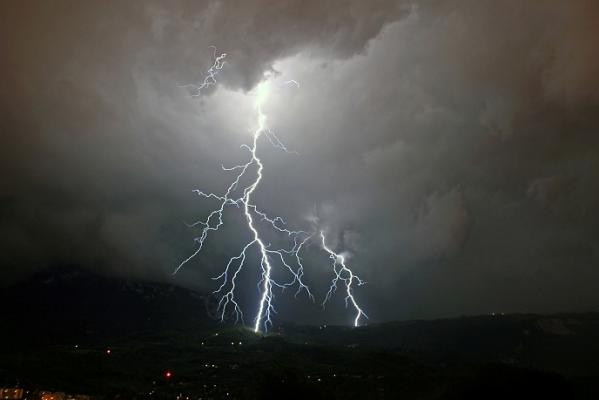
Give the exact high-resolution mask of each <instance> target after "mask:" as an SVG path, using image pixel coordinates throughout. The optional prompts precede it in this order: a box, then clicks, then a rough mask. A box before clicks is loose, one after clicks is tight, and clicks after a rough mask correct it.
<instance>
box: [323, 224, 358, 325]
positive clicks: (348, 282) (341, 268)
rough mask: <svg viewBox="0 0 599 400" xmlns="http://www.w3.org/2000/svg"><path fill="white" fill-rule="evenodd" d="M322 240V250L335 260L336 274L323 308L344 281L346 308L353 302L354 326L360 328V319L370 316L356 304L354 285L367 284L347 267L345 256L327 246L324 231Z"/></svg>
mask: <svg viewBox="0 0 599 400" xmlns="http://www.w3.org/2000/svg"><path fill="white" fill-rule="evenodd" d="M320 238H321V239H322V248H323V249H324V250H325V251H326V252H327V253H329V258H330V259H331V260H333V272H334V273H335V276H334V277H333V280H332V281H331V286H330V287H329V291H328V292H327V294H326V296H325V298H324V301H323V302H322V306H323V307H324V306H325V305H326V303H327V302H328V301H329V300H330V299H331V296H333V293H335V292H336V291H337V282H339V280H341V281H343V283H344V284H345V291H346V293H347V295H346V296H345V306H346V307H347V306H348V305H349V302H351V304H352V306H353V307H354V309H355V310H356V318H355V319H354V326H358V325H359V323H360V317H364V318H368V316H367V315H366V313H364V311H363V310H362V308H360V306H359V305H358V303H357V302H356V298H355V297H354V294H353V287H352V285H353V283H354V280H355V281H356V283H357V285H358V286H362V285H364V284H365V283H366V282H364V281H363V280H362V279H360V277H359V276H358V275H356V274H354V273H353V272H352V270H351V269H349V268H348V267H347V265H346V264H345V256H343V254H337V253H335V252H334V251H333V250H331V249H330V248H329V247H328V246H327V244H326V238H325V236H324V232H322V231H321V232H320Z"/></svg>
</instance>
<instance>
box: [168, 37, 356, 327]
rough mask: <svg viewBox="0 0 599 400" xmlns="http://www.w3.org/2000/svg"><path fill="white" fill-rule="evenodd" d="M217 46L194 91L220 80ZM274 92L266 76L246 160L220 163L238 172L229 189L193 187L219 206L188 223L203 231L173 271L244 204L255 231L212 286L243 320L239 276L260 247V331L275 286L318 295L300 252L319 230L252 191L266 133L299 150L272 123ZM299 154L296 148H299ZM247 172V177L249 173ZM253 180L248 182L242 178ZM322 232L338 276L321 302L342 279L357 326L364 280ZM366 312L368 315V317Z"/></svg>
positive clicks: (267, 320)
mask: <svg viewBox="0 0 599 400" xmlns="http://www.w3.org/2000/svg"><path fill="white" fill-rule="evenodd" d="M211 47H212V48H214V59H215V61H214V63H213V64H212V66H211V67H210V68H209V69H208V71H207V75H206V77H205V78H204V80H203V81H201V82H200V83H199V84H190V85H182V86H181V87H184V88H186V89H188V90H189V91H190V94H191V96H193V97H198V96H200V94H201V91H202V90H204V89H206V88H207V87H209V86H212V85H215V84H216V79H215V76H216V75H217V74H218V72H219V71H220V70H221V69H222V67H223V65H224V58H225V57H226V54H225V53H222V54H220V55H217V52H216V47H214V46H211ZM285 84H293V85H295V86H296V87H298V88H299V83H298V82H297V81H295V80H289V81H286V82H285ZM268 94H269V83H268V81H263V82H262V83H260V84H259V85H258V86H257V88H256V89H255V104H254V106H255V110H256V116H257V127H256V129H255V130H254V131H253V134H252V142H251V144H250V145H246V144H244V145H242V146H241V148H242V149H245V150H247V151H248V152H249V156H248V159H247V161H246V162H245V163H242V164H238V165H234V166H232V167H225V166H224V165H221V168H222V170H223V171H226V172H234V177H233V179H232V181H231V183H230V184H229V186H228V187H227V189H226V191H225V193H224V194H217V193H212V192H204V191H202V190H199V189H195V190H194V191H193V192H194V193H196V194H197V195H198V196H200V197H202V198H205V199H209V200H215V201H216V202H217V204H218V205H217V206H216V207H215V208H214V209H213V210H212V211H211V212H210V213H209V214H208V216H207V217H206V218H205V219H202V220H198V221H196V222H194V223H192V224H188V226H189V227H192V228H194V227H201V233H200V235H199V236H198V237H196V238H195V239H194V240H195V242H196V243H197V247H196V249H195V251H194V252H193V253H192V254H191V255H190V256H189V257H187V258H186V259H184V260H183V261H182V262H181V263H180V264H179V265H178V266H177V268H176V269H175V271H174V272H173V275H174V274H176V273H178V272H179V270H180V269H181V268H182V267H183V266H184V265H185V264H187V263H188V262H189V261H191V260H192V259H193V258H194V257H196V256H197V255H198V254H199V253H200V252H201V251H202V248H203V247H204V243H205V242H206V239H207V238H208V235H209V234H210V233H211V232H214V231H218V230H219V229H220V228H221V227H222V225H223V223H224V222H223V215H224V213H225V210H226V209H227V208H230V207H232V208H236V209H241V210H243V214H244V217H245V220H246V222H247V227H248V230H249V232H250V233H251V239H250V240H249V241H248V242H247V243H246V244H245V245H244V246H243V248H242V250H241V251H240V253H238V254H237V255H235V256H233V257H231V258H230V259H229V261H228V262H227V264H226V266H225V268H224V270H223V272H222V273H221V274H220V275H218V276H216V277H214V278H212V279H214V280H216V281H219V282H220V285H219V287H218V288H217V289H216V290H215V291H213V292H212V294H213V295H214V296H216V297H217V299H218V302H217V310H216V312H217V315H219V317H220V319H221V321H225V320H226V319H228V318H229V317H230V316H233V317H234V319H235V321H236V322H239V321H241V322H242V323H243V322H244V314H243V311H242V309H241V306H240V305H239V303H238V302H237V299H236V297H235V293H236V287H237V277H238V275H239V273H240V272H241V270H242V269H243V267H244V266H245V264H246V261H247V259H248V251H250V249H252V248H257V250H258V252H259V258H260V280H259V282H258V291H259V294H260V296H259V303H258V310H257V312H256V316H255V318H254V323H253V328H254V331H255V332H260V331H261V329H262V328H263V329H264V331H267V330H268V328H269V326H272V316H273V314H275V313H276V309H275V307H274V297H275V295H274V292H273V289H275V288H278V289H281V290H282V291H283V290H285V289H287V288H290V287H296V291H295V297H297V296H298V295H300V294H301V293H302V292H305V293H306V295H307V296H308V298H309V299H311V300H313V301H314V296H313V294H312V292H311V291H310V288H309V287H308V285H306V284H305V283H304V280H303V276H304V266H303V264H302V258H301V257H300V252H301V251H302V249H303V248H304V247H306V245H307V244H308V243H309V242H310V240H311V239H313V237H314V236H315V234H316V233H315V232H313V233H310V232H306V231H302V230H291V229H289V228H287V224H286V222H285V221H284V220H283V218H281V217H279V216H275V217H272V216H269V215H267V214H266V213H265V212H264V211H262V210H260V209H259V208H258V207H257V206H256V205H255V204H253V203H252V200H253V195H254V194H255V193H256V190H257V188H258V186H259V185H260V183H261V181H262V179H263V171H264V164H263V163H262V160H261V159H260V157H259V156H258V146H259V144H260V142H261V139H262V138H265V139H267V140H268V142H269V143H270V144H271V146H273V147H274V148H276V149H279V150H282V151H284V152H286V153H295V152H292V151H289V150H288V149H287V147H286V146H285V145H284V144H283V143H282V142H281V141H280V140H279V138H278V137H277V136H276V135H275V134H274V133H273V132H272V131H271V130H270V129H269V128H268V126H267V117H266V115H265V114H264V113H263V111H262V106H263V104H264V103H265V101H266V100H267V98H268ZM295 154H297V153H295ZM244 178H245V179H244ZM248 178H251V179H249V182H248V183H247V184H245V185H243V184H242V182H244V181H247V180H248ZM259 224H261V225H265V226H267V227H269V228H271V229H274V230H275V231H276V232H278V233H279V234H281V235H283V236H286V237H287V238H288V239H289V243H290V244H289V245H288V247H287V248H285V247H279V248H273V247H272V245H271V244H270V243H266V242H265V241H264V240H263V239H262V236H261V234H260V230H259ZM320 236H321V238H322V247H323V249H324V250H325V251H326V252H327V253H328V254H329V257H330V258H331V259H332V260H334V261H333V271H334V274H335V275H334V278H333V280H332V282H331V286H330V288H329V291H328V293H327V295H326V297H325V300H324V302H323V303H322V306H323V307H324V306H325V305H326V303H327V302H328V301H329V300H330V299H331V297H332V296H333V294H334V293H335V291H336V289H337V284H338V283H339V282H340V281H341V282H343V284H344V285H345V287H346V292H347V296H346V298H345V304H346V307H347V306H348V305H349V303H350V302H351V304H352V306H353V307H354V308H355V309H356V311H357V315H356V318H355V320H354V326H358V324H359V322H360V318H361V317H366V314H365V313H364V311H363V310H362V309H361V308H360V307H359V305H358V304H357V302H356V300H355V298H354V296H353V285H354V283H356V284H357V285H358V286H361V285H363V284H364V281H363V280H361V279H360V278H359V277H358V276H357V275H355V274H353V272H352V271H351V270H350V269H349V268H348V267H347V266H346V264H345V259H344V257H343V256H342V255H338V254H336V253H334V252H333V251H332V250H331V249H329V248H328V247H327V246H326V242H325V236H324V233H323V232H320ZM275 268H280V269H282V270H284V271H286V272H287V274H286V275H287V276H288V277H289V278H288V280H287V281H285V282H279V281H277V280H275V279H274V278H273V270H274V269H275ZM366 318H367V317H366Z"/></svg>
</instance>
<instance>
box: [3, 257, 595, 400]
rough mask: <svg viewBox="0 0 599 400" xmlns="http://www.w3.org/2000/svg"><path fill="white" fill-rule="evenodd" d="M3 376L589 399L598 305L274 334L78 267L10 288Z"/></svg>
mask: <svg viewBox="0 0 599 400" xmlns="http://www.w3.org/2000/svg"><path fill="white" fill-rule="evenodd" d="M1 304H2V308H1V310H2V318H1V335H2V337H1V341H0V387H24V388H26V389H27V390H29V391H30V393H29V394H28V396H29V397H28V398H30V399H31V398H40V396H41V395H40V393H39V391H40V390H46V391H60V392H67V393H83V394H87V395H90V396H93V398H105V399H113V398H120V399H142V398H144V399H187V398H189V399H235V398H247V399H260V398H280V399H308V398H310V399H321V398H322V399H325V398H326V399H348V398H360V399H395V398H401V399H514V398H527V399H543V398H563V399H572V398H574V399H576V398H579V399H596V398H599V383H598V382H599V362H598V361H599V314H594V313H591V314H568V315H552V316H538V315H495V316H492V315H490V316H481V317H466V318H458V319H445V320H435V321H409V322H394V323H386V324H378V325H371V326H367V327H362V328H357V329H350V328H344V327H330V326H329V327H304V326H295V325H291V324H284V325H281V326H278V327H276V328H275V329H274V333H272V334H269V335H268V336H260V335H255V334H254V333H253V332H251V331H249V330H246V329H244V328H240V327H224V326H222V325H218V324H216V323H215V322H213V321H210V320H208V319H206V318H205V317H203V315H204V314H205V313H204V312H203V307H204V299H203V298H202V297H201V296H199V295H198V294H196V293H194V292H192V291H189V290H186V289H182V288H177V287H172V286H168V285H163V284H149V283H141V282H130V281H122V280H117V279H108V278H102V277H99V276H95V275H90V274H87V273H85V272H83V271H80V270H76V269H65V270H62V271H58V272H54V273H52V274H40V275H38V276H36V277H34V278H32V279H31V280H29V281H27V282H25V283H21V284H19V285H18V286H15V287H12V288H9V289H8V290H4V293H3V298H2V302H1Z"/></svg>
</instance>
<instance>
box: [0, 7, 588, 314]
mask: <svg viewBox="0 0 599 400" xmlns="http://www.w3.org/2000/svg"><path fill="white" fill-rule="evenodd" d="M36 3H37V4H36ZM1 7H2V12H1V13H0V19H1V20H0V48H1V50H2V57H0V74H1V76H2V80H3V82H2V85H0V109H1V110H2V115H1V117H0V132H2V134H1V138H0V141H1V143H0V144H1V146H0V152H1V156H0V171H1V174H2V185H1V186H0V205H1V207H0V213H1V214H0V240H1V241H2V243H3V244H4V246H3V249H4V250H3V252H2V253H0V254H1V255H0V265H1V266H2V267H1V268H2V273H1V274H0V279H2V280H3V281H5V282H9V281H14V279H17V278H18V277H20V276H23V275H25V274H26V273H27V272H29V271H32V270H34V269H36V268H42V267H45V266H52V265H64V264H79V265H84V266H87V267H89V268H93V269H96V270H100V271H103V272H106V273H111V274H124V275H127V276H129V275H135V276H151V277H154V278H162V279H171V278H170V272H171V271H172V267H173V266H176V265H177V264H178V261H180V256H181V254H185V253H186V252H189V251H190V250H192V248H191V246H186V245H185V243H187V242H186V240H185V239H186V238H188V237H189V236H188V235H189V232H188V229H187V227H186V226H185V225H184V224H182V223H181V220H185V221H189V220H191V219H192V218H193V217H194V216H197V215H203V213H204V212H205V211H207V210H206V209H205V208H203V206H201V205H199V204H198V203H197V202H195V201H194V199H193V198H190V196H189V195H188V193H189V190H190V189H192V188H196V187H202V188H211V189H212V188H214V190H216V191H219V190H220V189H222V185H223V179H222V175H221V174H220V171H218V168H217V169H216V171H215V169H214V168H213V166H214V165H217V166H218V165H219V164H220V162H221V161H223V162H225V164H226V165H235V161H236V160H239V159H242V153H240V152H236V151H233V150H230V151H226V150H223V149H234V148H238V146H239V144H240V143H243V142H244V138H247V134H248V126H247V121H248V120H249V117H250V116H251V115H253V114H252V113H253V110H252V107H251V99H250V98H251V96H248V93H249V92H250V91H251V89H252V88H254V87H255V85H256V84H257V83H258V82H260V80H261V79H262V78H263V76H264V73H265V72H268V73H270V74H274V75H276V74H280V75H281V79H282V80H288V79H297V81H299V82H300V83H301V90H298V91H293V93H287V92H285V93H282V94H281V95H280V96H279V95H276V98H274V99H273V101H272V102H270V103H269V109H268V110H265V111H267V112H268V115H269V118H270V119H269V121H270V125H271V127H272V128H273V130H275V131H276V132H277V134H278V135H279V136H280V137H281V139H282V140H283V141H284V142H285V144H286V145H287V146H288V147H289V148H291V149H293V150H296V151H297V152H298V153H300V154H301V156H300V157H282V155H277V154H276V153H275V152H273V154H270V153H268V154H265V155H264V156H265V157H266V160H267V161H268V163H269V165H272V170H267V171H266V174H268V175H265V178H264V180H263V183H264V186H261V189H262V190H261V191H260V194H257V198H256V200H257V201H260V204H263V205H264V207H265V210H266V211H268V212H269V213H270V212H271V211H272V213H273V214H276V215H282V216H283V217H285V219H286V220H289V222H290V224H292V225H293V226H304V225H305V222H306V220H305V219H304V220H301V219H298V218H297V217H295V215H303V216H306V217H310V215H311V213H312V210H313V208H314V203H317V204H318V210H319V220H320V221H326V223H327V227H326V228H328V229H330V231H331V235H330V236H327V239H328V241H331V243H329V242H328V241H327V245H329V246H331V248H332V249H337V248H341V247H343V248H346V247H347V248H348V250H350V251H351V253H352V256H353V258H352V265H355V266H356V268H357V270H356V272H357V273H358V274H359V275H360V276H361V277H363V278H364V279H365V280H366V281H368V285H366V286H364V288H363V289H361V290H363V293H364V298H365V299H367V301H366V304H364V307H365V309H367V310H377V312H376V313H375V314H374V315H373V314H372V312H371V313H369V317H371V318H372V319H373V320H375V321H377V320H384V319H392V318H393V319H395V318H409V317H436V316H446V315H456V314H468V313H481V312H488V311H498V310H499V309H501V310H502V311H506V312H509V311H556V310H564V309H585V310H586V309H596V307H597V306H599V295H598V294H597V291H596V287H595V286H596V285H594V284H593V282H596V281H597V278H599V276H598V274H599V272H598V271H597V270H596V268H594V266H595V265H597V262H598V260H597V257H598V256H597V255H598V254H599V248H598V245H597V243H599V240H598V238H599V231H598V230H597V227H596V224H595V223H594V221H596V220H597V218H598V217H599V216H598V215H597V213H598V212H597V208H596V206H595V205H596V204H597V202H598V201H599V190H597V188H596V184H595V182H596V181H597V179H598V178H599V176H598V172H597V171H599V165H598V161H597V160H599V156H598V155H599V140H598V137H599V136H597V135H596V132H597V131H598V129H599V118H598V117H597V113H596V109H597V106H598V105H599V90H598V89H597V88H599V82H598V80H599V50H598V49H597V46H596V44H595V40H594V38H595V37H597V36H598V34H599V31H598V29H599V28H598V26H597V24H596V20H597V17H598V16H599V7H598V6H597V4H596V2H595V1H591V0H589V1H586V0H576V1H569V2H563V1H557V0H556V1H544V2H542V3H541V2H521V1H515V0H514V1H502V2H494V1H474V0H462V1H454V2H434V1H430V2H429V1H424V2H409V1H380V2H363V1H355V2H354V1H350V2H334V1H325V2H301V1H281V2H274V1H245V2H242V3H237V4H234V3H233V2H227V1H203V2H195V1H193V2H192V1H175V2H169V3H168V4H166V3H164V2H144V3H131V2H128V3H123V2H101V3H95V4H86V3H81V2H71V1H66V0H65V1H57V2H53V3H52V4H46V3H44V2H27V3H22V4H16V3H15V4H8V3H6V4H3V5H2V6H1ZM212 44H215V45H218V46H219V48H220V49H222V50H223V51H226V52H227V54H228V56H229V57H230V58H231V59H234V60H235V63H232V64H231V65H229V66H228V67H227V68H228V69H227V74H226V75H225V74H223V75H222V80H220V81H219V82H220V84H219V85H215V86H213V87H211V90H210V91H208V92H207V93H206V95H205V96H201V97H200V98H198V99H190V98H189V96H187V93H186V90H185V89H183V88H181V87H180V86H181V85H183V84H186V83H188V82H196V81H197V80H198V79H200V78H201V76H200V71H205V70H206V69H207V67H209V66H210V62H211V60H210V56H211V50H210V49H209V48H208V46H209V45H212ZM213 171H215V172H213ZM268 171H277V174H274V173H273V174H270V173H269V172H268ZM281 176H284V177H285V179H282V178H281ZM292 188H300V189H301V195H300V196H292V195H290V193H292V190H291V189H292ZM231 222H232V223H231V224H229V226H231V227H233V226H235V223H236V222H238V221H235V220H232V221H231ZM339 232H347V234H346V235H345V239H344V240H343V241H344V243H343V244H342V245H339V244H338V243H335V242H334V239H335V238H338V237H342V236H344V235H341V234H338V233H339ZM224 234H225V233H224ZM226 235H227V237H228V238H229V239H230V240H218V241H217V240H215V241H214V242H212V241H211V242H208V243H207V247H206V248H205V250H206V252H205V253H204V254H203V255H202V257H201V258H200V259H198V263H200V265H201V268H193V269H186V270H185V272H184V273H181V274H179V277H180V278H179V279H180V282H182V283H184V284H189V285H194V284H195V283H196V282H206V281H207V277H209V276H214V275H215V274H214V273H215V272H216V271H218V269H219V268H220V266H222V265H223V264H222V263H223V260H224V261H226V260H227V259H228V258H227V255H230V254H232V250H233V249H232V247H229V246H228V245H227V244H226V243H238V240H244V239H245V236H244V233H243V232H242V231H241V230H235V229H231V230H230V231H227V232H226ZM350 238H351V240H349V239H350ZM340 241H341V240H340ZM338 245H339V247H337V246H338ZM315 257H316V256H315ZM306 261H312V260H306ZM315 261H319V262H320V263H319V262H315V263H312V262H306V263H305V265H322V261H323V260H322V259H320V260H315ZM324 261H325V262H326V261H327V260H324ZM307 272H308V271H307ZM309 272H310V274H311V275H309V274H308V273H307V274H306V276H315V277H318V274H323V275H324V274H326V273H330V269H326V270H322V271H321V270H318V269H316V270H311V271H309ZM246 278H247V277H246ZM244 279H245V278H244ZM315 280H316V282H319V281H321V279H319V278H316V279H315ZM307 283H311V284H314V283H315V282H307ZM200 289H202V290H209V289H210V288H209V287H208V286H203V287H200ZM316 289H318V290H320V291H322V290H324V292H325V293H326V290H327V287H321V288H318V287H316V288H315V290H316ZM572 290H575V291H576V293H577V296H571V293H572ZM240 295H241V296H243V295H244V293H241V294H240ZM245 295H247V296H248V297H249V296H252V295H255V292H252V293H246V294H245ZM331 306H333V307H335V306H336V304H332V305H331ZM280 307H281V309H282V312H285V310H291V311H294V313H293V315H294V316H295V318H296V319H297V321H300V322H301V321H309V322H323V321H324V319H328V320H329V321H336V322H343V323H347V322H349V321H346V320H339V319H337V320H335V318H336V315H337V314H334V313H332V312H331V314H327V313H325V314H324V315H323V316H322V319H319V318H321V317H320V315H321V313H315V312H313V311H314V310H315V309H311V308H310V306H306V305H305V304H303V303H301V304H298V302H286V301H284V300H282V302H281V304H280ZM315 307H317V305H316V306H315ZM285 315H290V314H285ZM314 315H318V317H314Z"/></svg>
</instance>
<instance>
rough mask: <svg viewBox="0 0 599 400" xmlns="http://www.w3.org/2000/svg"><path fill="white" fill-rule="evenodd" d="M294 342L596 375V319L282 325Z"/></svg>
mask: <svg viewBox="0 0 599 400" xmlns="http://www.w3.org/2000/svg"><path fill="white" fill-rule="evenodd" d="M284 331H285V336H286V337H287V339H288V340H291V341H295V342H310V343H318V344H324V345H344V346H353V347H355V346H360V347H366V348H372V349H386V350H402V351H409V352H412V353H418V354H421V355H422V356H428V357H435V358H436V359H442V358H445V359H451V358H461V359H466V360H472V361H486V362H489V361H492V362H500V363H504V364H512V365H519V366H525V367H534V368H542V369H546V370H550V371H556V372H560V373H564V374H570V375H587V374H599V362H597V361H598V360H599V340H597V339H598V338H599V314H597V313H586V314H555V315H532V314H521V315H518V314H515V315H493V316H491V315H489V316H475V317H462V318H453V319H439V320H431V321H403V322H389V323H383V324H374V325H369V326H365V327H361V328H357V329H354V328H347V327H337V326H327V327H306V326H294V325H286V326H284Z"/></svg>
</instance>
